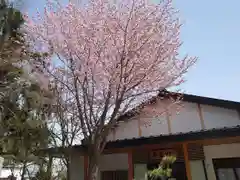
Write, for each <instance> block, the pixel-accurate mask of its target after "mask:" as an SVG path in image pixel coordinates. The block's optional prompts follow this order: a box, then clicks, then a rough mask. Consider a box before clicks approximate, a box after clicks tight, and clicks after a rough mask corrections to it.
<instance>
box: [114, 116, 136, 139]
mask: <svg viewBox="0 0 240 180" xmlns="http://www.w3.org/2000/svg"><path fill="white" fill-rule="evenodd" d="M115 137H116V139H131V138H133V137H138V121H137V120H136V119H131V120H128V121H127V122H121V123H120V124H119V127H117V129H116V131H115Z"/></svg>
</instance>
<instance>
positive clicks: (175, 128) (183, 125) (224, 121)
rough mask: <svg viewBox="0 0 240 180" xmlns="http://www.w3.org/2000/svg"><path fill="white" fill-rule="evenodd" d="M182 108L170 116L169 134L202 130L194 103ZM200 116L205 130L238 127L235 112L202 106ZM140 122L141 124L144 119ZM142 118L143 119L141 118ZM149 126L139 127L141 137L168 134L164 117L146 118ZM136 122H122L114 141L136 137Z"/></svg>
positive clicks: (109, 138) (116, 131) (239, 120)
mask: <svg viewBox="0 0 240 180" xmlns="http://www.w3.org/2000/svg"><path fill="white" fill-rule="evenodd" d="M183 106H184V107H183V108H182V109H181V111H180V112H179V113H178V114H175V113H174V114H172V115H171V116H170V126H171V133H173V134H174V133H179V132H183V133H186V132H189V131H199V130H201V129H202V126H201V120H200V115H199V112H198V107H197V104H196V103H190V102H184V104H183ZM201 110H202V116H203V121H204V124H205V127H206V129H212V128H221V127H232V126H236V125H240V118H239V114H238V112H237V111H236V110H231V109H225V108H221V107H215V106H209V105H202V104H201ZM139 118H140V121H141V122H143V121H144V119H141V117H139ZM142 118H143V117H142ZM148 118H149V120H147V121H148V122H149V121H151V124H150V125H147V126H143V125H141V131H142V136H143V137H148V136H157V135H161V134H168V133H169V132H168V124H167V118H166V116H165V115H162V116H160V117H158V118H154V117H152V118H151V117H148ZM138 136H139V132H138V120H137V119H130V120H127V121H126V122H122V123H121V124H119V126H118V127H117V128H116V130H115V138H116V139H131V138H134V137H138ZM107 139H108V140H109V141H112V140H114V138H113V133H110V134H109V136H108V138H107Z"/></svg>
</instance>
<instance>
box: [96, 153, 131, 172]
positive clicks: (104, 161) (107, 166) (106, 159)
mask: <svg viewBox="0 0 240 180" xmlns="http://www.w3.org/2000/svg"><path fill="white" fill-rule="evenodd" d="M99 169H100V171H112V170H127V169H128V154H126V153H122V154H106V155H103V156H102V157H101V159H100V165H99Z"/></svg>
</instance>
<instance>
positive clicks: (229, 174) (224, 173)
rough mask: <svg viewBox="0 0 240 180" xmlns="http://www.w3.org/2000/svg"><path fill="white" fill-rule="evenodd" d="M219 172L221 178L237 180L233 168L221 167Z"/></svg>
mask: <svg viewBox="0 0 240 180" xmlns="http://www.w3.org/2000/svg"><path fill="white" fill-rule="evenodd" d="M217 173H218V178H219V180H237V179H236V176H235V174H234V171H233V169H231V168H226V169H222V168H220V169H218V170H217Z"/></svg>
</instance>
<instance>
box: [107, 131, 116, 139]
mask: <svg viewBox="0 0 240 180" xmlns="http://www.w3.org/2000/svg"><path fill="white" fill-rule="evenodd" d="M114 140H115V139H114V136H113V130H112V131H111V132H110V133H109V135H108V136H107V141H114Z"/></svg>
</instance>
